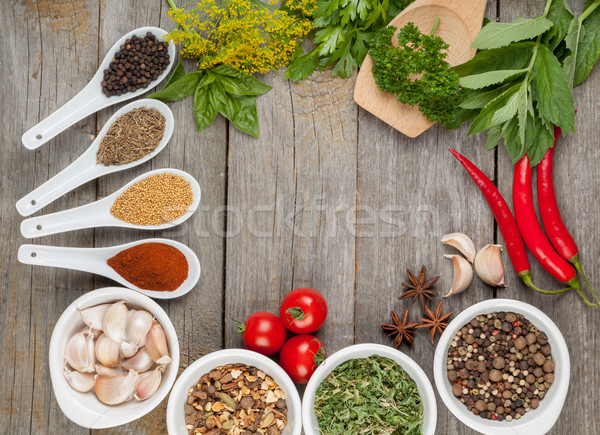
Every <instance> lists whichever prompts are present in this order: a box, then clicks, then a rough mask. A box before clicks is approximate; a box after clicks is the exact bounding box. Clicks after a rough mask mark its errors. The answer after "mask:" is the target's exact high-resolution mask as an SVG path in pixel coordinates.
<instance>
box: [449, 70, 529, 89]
mask: <svg viewBox="0 0 600 435" xmlns="http://www.w3.org/2000/svg"><path fill="white" fill-rule="evenodd" d="M526 72H527V70H526V69H518V70H498V71H490V72H485V73H481V74H473V75H470V76H466V77H461V79H460V81H459V83H460V85H461V86H462V87H463V88H467V89H481V88H486V87H488V86H492V85H496V84H499V83H504V82H505V81H507V80H510V79H514V78H516V77H518V76H520V75H522V74H525V73H526Z"/></svg>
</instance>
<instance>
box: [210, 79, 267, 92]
mask: <svg viewBox="0 0 600 435" xmlns="http://www.w3.org/2000/svg"><path fill="white" fill-rule="evenodd" d="M218 80H219V83H220V84H221V85H222V86H223V88H224V89H225V91H226V92H228V93H230V94H235V95H261V94H264V93H265V92H269V91H270V90H271V89H273V88H272V87H271V86H269V85H267V84H265V83H263V82H261V81H260V80H258V79H255V78H254V77H252V76H251V75H246V76H244V77H243V78H242V79H233V78H231V77H227V76H219V79H218Z"/></svg>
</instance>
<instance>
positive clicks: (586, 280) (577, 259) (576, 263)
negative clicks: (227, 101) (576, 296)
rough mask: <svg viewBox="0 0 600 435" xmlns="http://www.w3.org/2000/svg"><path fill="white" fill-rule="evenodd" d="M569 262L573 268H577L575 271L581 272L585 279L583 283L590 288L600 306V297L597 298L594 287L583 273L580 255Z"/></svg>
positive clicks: (576, 255)
mask: <svg viewBox="0 0 600 435" xmlns="http://www.w3.org/2000/svg"><path fill="white" fill-rule="evenodd" d="M569 262H570V263H571V264H572V265H573V266H575V269H577V272H579V274H580V275H581V277H582V278H583V282H584V283H585V285H586V287H587V288H588V290H589V291H590V293H591V294H592V296H593V297H594V299H595V300H596V302H597V303H598V304H600V299H599V298H598V296H596V292H595V291H594V289H593V288H592V285H591V284H590V282H589V281H588V279H587V277H586V276H585V273H583V268H582V267H581V262H580V261H579V254H575V255H574V256H573V257H572V258H570V259H569Z"/></svg>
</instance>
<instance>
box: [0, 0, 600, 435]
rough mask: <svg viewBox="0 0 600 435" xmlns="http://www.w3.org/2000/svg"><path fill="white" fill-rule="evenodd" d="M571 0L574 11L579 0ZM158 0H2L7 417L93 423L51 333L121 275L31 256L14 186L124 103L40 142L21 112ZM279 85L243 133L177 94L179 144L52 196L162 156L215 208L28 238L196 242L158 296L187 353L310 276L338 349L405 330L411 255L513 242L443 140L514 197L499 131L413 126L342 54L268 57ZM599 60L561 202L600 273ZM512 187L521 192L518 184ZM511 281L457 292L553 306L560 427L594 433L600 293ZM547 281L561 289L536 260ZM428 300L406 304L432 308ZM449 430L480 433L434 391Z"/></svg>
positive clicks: (74, 202) (561, 153) (526, 10)
mask: <svg viewBox="0 0 600 435" xmlns="http://www.w3.org/2000/svg"><path fill="white" fill-rule="evenodd" d="M569 3H571V5H572V6H573V9H575V10H576V11H580V10H581V9H582V6H583V3H584V1H583V0H577V1H573V0H571V1H570V2H569ZM542 7H543V3H542V2H541V1H537V0H526V1H523V0H521V1H519V0H497V1H496V0H489V2H488V10H487V13H486V15H487V16H488V17H491V18H492V19H498V20H501V21H511V20H512V19H513V18H515V17H517V16H524V17H529V16H533V15H537V14H539V13H540V10H541V8H542ZM167 10H168V9H167V3H166V2H165V1H163V0H147V1H146V0H144V1H142V0H137V1H119V0H99V1H95V0H55V1H51V0H37V1H36V0H17V1H13V2H3V5H2V7H0V23H1V27H2V28H3V29H4V30H3V33H2V38H1V40H0V47H1V48H0V53H1V54H2V62H1V64H0V71H1V74H0V77H1V80H2V88H1V90H0V92H1V95H2V98H1V101H2V103H1V104H0V119H2V129H1V131H0V138H1V140H0V143H1V146H2V157H3V158H2V159H1V161H0V165H1V168H2V190H3V201H2V209H1V210H2V212H1V213H2V214H1V219H2V236H1V245H0V246H1V248H2V252H3V256H4V258H5V260H4V261H3V262H2V269H1V271H2V278H1V279H2V292H1V304H0V334H1V335H0V358H1V364H0V366H1V367H2V370H0V389H1V391H2V395H3V399H2V408H1V411H0V427H2V428H3V429H2V431H3V433H7V434H16V433H27V432H31V433H38V434H46V433H48V434H66V433H84V432H87V430H84V429H82V428H80V427H79V426H76V425H75V424H73V423H71V422H70V421H69V420H67V419H66V417H64V415H63V414H62V413H61V411H60V409H59V408H58V406H57V404H56V400H55V398H54V395H53V392H52V389H51V385H50V379H49V372H48V345H49V341H50V335H51V333H52V330H53V327H54V325H55V323H56V321H57V319H58V317H59V315H60V313H61V312H62V311H63V309H64V308H65V307H66V306H67V305H68V304H70V303H71V302H72V301H73V300H75V299H76V298H77V297H78V296H80V295H82V294H83V293H85V292H87V291H89V290H91V289H94V288H100V287H105V286H109V285H112V284H113V283H111V282H109V281H108V280H106V279H103V278H101V277H97V276H92V275H89V274H85V273H78V272H72V271H65V270H60V269H49V268H32V267H29V266H24V265H21V264H19V263H18V262H17V260H16V253H17V249H18V246H19V245H20V244H21V243H26V242H27V241H26V240H25V239H23V238H22V237H21V235H20V233H19V224H20V222H21V220H22V218H21V217H20V216H19V215H18V214H17V212H16V210H15V206H14V204H15V202H16V200H17V199H19V198H20V197H22V196H23V195H25V194H26V193H28V192H29V191H30V190H32V189H33V188H35V187H37V186H39V185H40V184H42V183H43V182H44V181H46V180H47V179H48V178H49V177H51V176H52V175H54V174H56V173H57V172H58V171H60V170H61V169H62V168H64V167H66V166H67V165H68V164H69V163H70V162H72V161H73V160H75V159H76V158H77V157H78V156H79V154H80V153H81V152H82V151H83V150H84V149H85V148H87V146H88V145H89V144H90V143H91V141H92V139H93V138H94V136H95V134H96V133H97V132H98V130H99V129H100V128H101V127H102V126H103V124H104V123H105V122H106V120H107V119H108V117H109V116H110V115H111V114H112V113H113V112H114V111H115V110H116V108H115V107H113V108H109V109H107V110H105V111H102V112H99V113H98V114H97V115H95V116H90V117H88V118H87V119H84V120H83V121H82V122H80V123H78V124H77V125H75V126H74V127H72V128H70V129H69V130H67V131H66V132H64V133H62V134H61V135H59V136H58V137H57V138H56V139H55V140H53V141H51V142H50V143H49V144H46V145H44V146H43V147H41V148H39V149H38V150H36V151H29V150H27V149H25V148H24V147H23V146H22V145H21V143H20V138H21V135H22V134H23V132H24V131H25V130H27V129H28V128H29V127H31V126H32V125H34V124H36V123H37V122H38V121H39V120H41V119H43V118H44V117H46V116H47V115H48V114H50V113H51V112H53V111H54V110H55V109H56V108H58V107H59V106H60V105H62V104H63V103H64V102H65V101H67V100H68V99H70V98H71V97H72V96H73V95H75V94H76V93H77V92H78V91H79V90H80V89H81V88H82V87H83V86H84V85H85V84H86V83H87V81H88V80H89V79H90V78H91V77H92V75H93V73H94V72H95V71H96V68H97V66H98V64H99V61H100V60H101V59H102V58H103V57H104V55H105V53H106V51H107V50H108V48H109V47H111V46H112V44H113V43H114V41H116V40H117V39H118V38H119V37H120V36H121V35H123V34H124V33H126V32H128V31H129V30H131V29H134V28H136V27H140V26H145V25H155V26H160V27H163V28H165V29H171V28H172V24H171V23H170V21H169V19H168V16H167ZM264 79H265V81H266V82H268V83H269V84H271V85H272V86H273V90H272V91H271V92H269V93H268V94H266V95H265V96H262V97H260V98H259V100H258V101H259V114H260V134H261V137H260V139H258V140H257V139H254V138H252V137H249V136H247V135H244V134H241V133H240V132H238V131H237V130H236V129H235V128H233V127H232V126H231V125H229V124H228V122H226V120H224V119H223V118H221V117H219V118H217V120H216V121H215V122H214V123H213V125H212V126H211V127H210V128H208V129H207V130H206V131H204V132H202V133H200V134H198V133H197V132H196V129H195V125H194V119H193V114H192V111H191V103H190V101H184V102H179V103H175V104H171V108H172V109H173V112H174V114H175V117H176V120H177V122H176V127H175V132H174V134H173V137H172V139H171V142H170V144H169V146H168V147H167V149H166V150H165V151H163V152H162V153H161V154H160V155H158V156H157V157H156V158H155V159H154V160H152V161H151V162H148V163H146V164H144V165H142V166H140V167H137V168H135V169H132V170H129V171H126V172H124V173H118V174H113V175H109V176H106V177H104V178H101V179H99V180H98V181H96V182H91V183H88V184H86V185H85V186H83V187H81V188H79V189H76V190H75V191H73V192H71V193H69V194H68V195H66V196H64V197H62V198H60V199H59V200H58V201H56V202H55V203H53V204H51V205H49V206H48V207H46V208H45V209H44V212H54V211H58V210H64V209H67V208H70V207H74V206H78V205H82V204H86V203H88V202H91V201H94V200H95V199H98V198H102V197H104V196H106V195H108V194H110V193H112V192H113V191H114V190H116V189H117V188H118V187H120V186H121V185H123V184H124V183H126V182H127V181H129V180H131V179H133V178H134V177H135V176H137V175H140V174H142V173H143V172H145V171H147V170H149V169H151V168H163V167H173V168H179V169H183V170H185V171H188V172H189V173H191V174H192V175H193V176H195V177H196V178H197V179H198V181H199V182H200V185H201V187H202V189H203V191H202V202H201V207H200V209H199V210H198V212H197V213H196V215H195V216H194V217H193V218H192V219H190V220H189V221H188V222H187V223H185V224H184V225H182V226H181V227H179V228H176V229H174V230H172V231H165V232H160V233H157V234H151V233H148V232H142V231H132V230H124V229H105V228H100V229H95V230H83V231H77V232H72V233H66V234H60V235H56V236H52V237H46V238H43V239H36V240H34V241H33V242H34V243H41V244H51V245H58V246H78V247H92V246H109V245H113V244H118V243H125V242H129V241H133V240H139V239H142V238H145V237H152V236H160V237H168V238H173V239H175V240H178V241H181V242H183V243H186V244H187V245H188V246H190V247H191V248H192V249H193V250H194V251H195V252H196V253H197V254H198V257H199V258H200V261H201V263H202V268H203V273H202V277H201V278H200V282H199V283H198V285H197V287H196V288H195V289H194V290H193V291H192V292H191V293H189V294H188V295H187V296H185V297H182V298H180V299H176V300H172V301H168V302H161V305H162V306H163V307H164V308H165V310H166V311H167V312H168V313H169V315H170V316H171V319H172V320H173V323H174V325H175V328H176V330H177V332H178V335H179V339H180V342H181V369H184V368H185V367H187V366H188V365H189V364H190V363H192V362H193V361H195V360H196V359H197V358H199V357H201V356H202V355H204V354H206V353H208V352H211V351H214V350H217V349H220V348H223V347H240V346H241V339H240V337H239V336H237V335H236V334H235V333H234V324H233V322H232V320H231V319H232V318H236V319H243V318H245V317H246V316H247V315H249V314H251V313H252V312H253V311H256V310H269V311H272V312H276V311H277V309H278V305H279V301H280V300H281V299H282V297H283V295H285V294H286V293H287V292H289V291H290V290H291V289H293V288H296V287H301V286H310V287H314V288H316V289H319V290H320V291H321V292H323V293H324V294H325V295H326V297H327V299H328V301H329V307H330V311H329V317H328V319H327V323H326V326H325V327H324V328H322V329H321V330H320V331H319V332H318V334H317V335H318V336H319V337H320V338H321V339H322V340H323V341H324V343H325V345H326V347H327V349H328V351H329V352H330V353H331V352H335V351H337V350H338V349H340V348H342V347H345V346H348V345H351V344H353V343H364V342H377V343H385V344H391V342H390V340H389V339H388V338H387V337H386V336H385V335H384V334H383V333H382V331H381V330H380V324H381V323H383V322H384V321H386V322H387V321H388V320H389V312H390V310H392V309H394V310H400V309H401V308H402V307H403V306H406V305H407V304H406V303H405V302H404V301H398V299H397V298H398V296H399V295H400V294H401V285H400V283H401V282H402V281H405V280H406V273H405V270H406V268H407V267H408V268H411V269H413V270H414V269H417V268H418V267H420V266H421V264H425V265H427V267H428V270H429V271H430V273H437V274H441V275H442V279H441V280H440V282H439V284H438V285H437V289H438V290H439V291H440V293H444V292H446V291H447V290H448V289H449V288H450V282H451V275H452V272H451V265H450V262H449V261H448V260H445V259H444V258H443V255H442V254H443V253H444V252H449V251H450V249H447V248H442V246H441V245H440V242H439V239H440V236H441V235H443V234H445V233H448V232H452V231H463V232H466V233H467V234H470V235H471V236H472V237H473V239H474V241H475V243H476V245H477V246H479V247H481V246H483V245H484V244H486V243H491V242H498V243H503V242H502V238H501V236H500V234H498V231H497V228H496V226H495V224H494V220H493V217H492V215H491V213H490V211H489V209H488V208H487V205H486V204H485V203H484V200H483V198H482V196H481V194H480V193H479V191H478V190H477V188H476V187H475V185H474V184H473V183H472V181H471V180H470V179H469V177H468V175H467V174H466V173H465V172H464V171H463V169H462V168H461V167H460V166H459V165H458V164H457V162H456V161H455V160H454V159H453V158H452V156H451V155H450V153H448V152H447V148H448V147H455V148H457V149H458V150H459V151H461V152H462V153H464V154H465V155H467V156H468V157H469V158H471V159H472V160H473V161H474V162H475V163H476V164H478V165H479V166H480V167H481V168H482V169H483V170H484V171H485V172H486V173H487V174H490V175H491V176H493V178H494V179H495V180H496V181H497V183H498V185H499V187H500V190H501V191H502V193H503V194H504V195H506V197H507V198H510V197H511V195H510V190H511V182H512V175H511V170H512V165H511V163H510V161H509V159H508V157H507V154H506V152H505V151H504V149H502V148H500V149H499V150H498V151H490V152H486V151H484V145H483V143H484V138H483V137H481V136H475V137H473V136H467V135H466V132H467V130H466V129H465V128H463V129H461V130H459V131H445V130H443V129H440V128H437V127H434V128H432V129H430V130H429V131H427V132H426V133H425V134H423V135H422V136H421V137H419V138H417V139H414V140H410V139H408V138H406V137H404V136H403V135H402V134H400V133H398V132H396V131H394V130H393V129H392V128H390V127H388V126H387V125H385V124H383V123H382V122H380V121H378V120H377V119H375V118H374V117H373V116H371V115H370V114H369V113H366V112H364V111H362V110H360V109H358V107H357V106H356V105H355V104H354V102H353V99H352V92H353V86H354V80H355V77H352V78H349V79H347V80H342V79H339V78H333V77H332V76H331V73H330V72H329V71H325V72H323V73H318V74H315V75H313V76H312V77H310V78H309V79H308V80H306V81H304V82H301V83H290V82H288V81H285V80H283V73H278V74H269V75H267V76H265V77H264ZM599 86H600V68H598V67H597V68H596V71H594V73H593V74H592V75H591V77H590V78H589V79H588V80H587V82H586V83H584V84H583V85H582V86H580V87H578V88H577V89H576V91H575V99H576V107H577V108H578V110H579V112H578V114H577V116H576V127H577V135H576V136H574V135H569V136H568V137H567V138H566V139H565V140H562V142H561V144H560V147H559V148H558V149H557V152H556V154H557V158H556V175H555V180H556V185H557V191H558V193H557V194H558V200H559V205H560V206H561V208H562V210H563V211H564V217H565V220H566V222H567V225H568V227H569V228H570V229H571V230H572V232H573V234H574V237H575V239H576V240H577V242H578V243H579V247H580V249H581V253H582V257H583V260H584V264H585V265H586V268H587V271H588V274H589V277H590V278H591V280H592V282H594V283H596V284H597V285H598V284H599V283H600V271H599V270H600V248H599V246H600V229H599V226H598V224H599V223H600V220H599V211H600V210H599V198H600V169H599V166H598V163H597V162H598V161H600V147H598V136H599V134H600V130H599V127H598V121H597V113H598V111H599V110H600V95H598V88H599ZM509 202H510V201H509ZM504 262H505V267H506V270H507V273H506V279H507V282H508V287H507V288H506V289H500V290H497V291H495V290H492V289H491V288H489V287H487V286H486V285H485V284H483V283H482V282H481V281H480V280H478V279H475V280H474V281H473V284H472V286H471V288H470V290H468V291H467V292H465V293H463V294H461V295H459V296H455V297H452V298H448V299H447V300H445V302H444V306H445V308H446V309H451V310H453V311H457V312H458V311H461V310H462V309H464V308H466V307H468V306H470V305H471V304H473V303H475V302H478V301H481V300H484V299H488V298H492V297H509V298H516V299H520V300H523V301H526V302H529V303H532V304H533V305H535V306H537V307H539V308H541V309H542V310H543V311H545V312H546V313H547V314H548V315H549V316H550V317H551V318H552V319H553V320H554V321H555V322H556V323H557V324H558V326H559V328H560V329H561V331H562V332H563V334H564V336H565V338H566V340H567V343H568V345H569V349H570V352H571V364H572V370H571V376H572V377H571V384H572V385H571V387H570V389H569V395H568V398H567V402H566V404H565V408H564V409H563V412H562V414H561V416H560V418H559V420H558V423H557V424H556V426H555V427H554V429H553V431H552V433H554V434H567V433H570V434H594V433H600V419H599V418H597V413H596V404H597V403H599V402H600V371H599V370H598V368H597V366H598V365H599V362H600V351H599V349H600V339H599V338H598V334H597V331H599V330H600V310H594V309H590V308H587V307H585V306H584V305H583V304H582V302H581V301H580V300H579V299H578V298H577V296H576V295H575V294H574V293H573V294H566V295H564V296H560V297H549V296H541V295H537V294H533V293H532V292H531V291H529V290H527V289H526V288H525V287H524V286H523V285H521V284H520V282H519V280H518V279H517V277H516V276H515V273H514V271H513V269H512V266H511V265H510V263H509V262H508V258H506V257H504ZM532 264H533V275H534V278H535V281H536V282H537V283H538V285H539V286H541V287H545V288H558V286H557V283H556V282H554V281H553V280H552V279H551V278H550V277H549V276H548V275H547V274H546V273H544V272H543V271H542V270H541V268H540V267H539V266H537V264H536V263H535V261H533V262H532ZM417 310H418V308H417V306H412V307H411V316H412V317H415V316H416V315H418V312H417ZM402 350H403V351H404V352H406V353H408V354H409V355H410V356H411V357H413V358H414V359H415V360H416V361H417V362H418V363H419V364H420V365H421V366H422V367H423V368H424V369H425V371H426V372H427V374H428V376H429V377H430V379H431V380H432V381H433V376H432V369H431V366H432V362H433V354H434V347H433V346H432V345H431V343H430V342H429V340H428V338H427V336H426V334H425V333H420V334H419V336H418V339H417V341H416V344H415V346H414V347H413V348H408V347H403V348H402ZM165 408H166V400H165V401H164V403H163V404H162V405H161V406H159V407H158V408H157V409H156V410H154V411H153V412H152V413H151V414H149V415H148V416H146V417H144V418H142V419H140V420H139V421H136V422H134V423H131V424H129V425H127V426H124V427H120V428H117V429H114V430H112V431H102V432H105V433H165V432H166V423H165ZM437 433H439V434H455V433H461V434H467V433H472V431H470V430H469V429H468V428H467V427H466V426H464V425H463V424H462V423H461V422H459V421H458V420H457V419H456V418H454V417H453V416H452V415H451V414H450V413H449V412H448V411H447V409H446V408H445V407H444V405H443V404H442V402H441V401H439V400H438V430H437Z"/></svg>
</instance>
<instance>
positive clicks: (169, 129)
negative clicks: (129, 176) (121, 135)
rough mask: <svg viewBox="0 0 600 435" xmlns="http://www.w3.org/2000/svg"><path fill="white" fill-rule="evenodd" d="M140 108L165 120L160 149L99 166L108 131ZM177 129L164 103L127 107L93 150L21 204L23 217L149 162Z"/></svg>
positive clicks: (113, 118) (146, 102)
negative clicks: (103, 178) (99, 180)
mask: <svg viewBox="0 0 600 435" xmlns="http://www.w3.org/2000/svg"><path fill="white" fill-rule="evenodd" d="M140 107H145V108H147V109H156V110H158V111H159V112H160V114H161V115H162V116H164V118H165V131H164V133H163V137H162V139H161V141H160V142H159V144H158V146H157V147H156V149H155V150H154V151H152V152H151V153H150V154H148V155H147V156H144V157H142V158H141V159H139V160H135V161H133V162H130V163H126V164H124V165H111V166H104V165H103V164H100V163H98V162H97V158H96V154H97V153H98V149H99V148H100V143H101V142H102V138H103V137H104V136H106V132H107V131H108V129H109V128H110V127H111V126H112V125H113V123H114V122H115V121H116V120H117V119H118V118H119V117H120V116H122V115H124V114H125V113H127V112H130V111H131V110H133V109H137V108H140ZM174 125H175V120H174V118H173V112H171V109H169V107H168V106H167V105H166V104H164V103H162V102H161V101H158V100H153V99H150V98H146V99H143V100H137V101H134V102H132V103H129V104H127V105H126V106H123V107H122V108H121V109H119V110H118V111H117V112H115V113H114V115H113V116H111V117H110V119H109V120H108V121H107V122H106V124H104V127H102V130H100V133H99V134H98V136H97V137H96V139H95V140H94V142H92V144H91V145H90V147H89V148H88V149H87V150H86V151H85V152H84V153H83V154H82V155H81V156H80V157H79V158H78V159H77V160H75V161H74V162H73V163H71V164H70V165H69V166H67V167H66V168H65V169H63V170H62V171H60V172H59V173H58V174H56V175H55V176H54V177H52V178H50V179H49V180H48V181H46V182H45V183H44V184H42V185H41V186H39V187H38V188H37V189H35V190H33V191H32V192H30V193H28V194H27V195H25V196H24V197H23V198H21V199H20V200H18V201H17V211H18V212H19V213H20V214H21V216H29V215H31V214H33V213H35V212H36V211H38V210H40V209H42V208H44V207H45V206H46V205H48V204H50V203H51V202H53V201H56V200H57V199H58V198H60V197H61V196H62V195H64V194H65V193H67V192H70V191H71V190H73V189H75V188H76V187H79V186H81V185H82V184H85V183H87V182H88V181H90V180H94V179H96V178H98V177H101V176H103V175H106V174H110V173H112V172H117V171H124V170H126V169H129V168H133V167H134V166H138V165H141V164H142V163H144V162H147V161H148V160H150V159H151V158H153V157H154V156H155V155H157V154H158V153H160V152H161V151H162V150H163V149H164V148H165V147H166V146H167V143H168V142H169V140H170V139H171V135H172V134H173V127H174Z"/></svg>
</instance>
